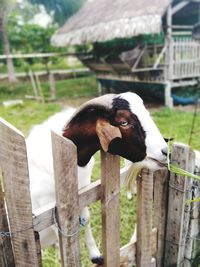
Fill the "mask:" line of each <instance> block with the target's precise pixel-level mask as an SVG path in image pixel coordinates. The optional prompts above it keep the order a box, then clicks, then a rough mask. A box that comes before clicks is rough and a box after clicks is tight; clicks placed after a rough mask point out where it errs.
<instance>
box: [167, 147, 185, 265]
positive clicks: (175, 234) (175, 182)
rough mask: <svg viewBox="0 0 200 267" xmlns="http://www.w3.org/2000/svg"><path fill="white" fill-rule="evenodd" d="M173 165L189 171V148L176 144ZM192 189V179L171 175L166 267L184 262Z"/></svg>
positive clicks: (173, 152)
mask: <svg viewBox="0 0 200 267" xmlns="http://www.w3.org/2000/svg"><path fill="white" fill-rule="evenodd" d="M171 160H172V164H175V165H177V166H179V167H181V168H182V169H184V170H188V166H189V147H188V146H187V145H184V144H180V143H175V144H174V146H173V151H172V156H171ZM188 189H190V179H189V178H186V177H185V176H180V175H177V174H174V173H170V181H169V198H168V199H169V200H168V216H167V228H166V238H165V240H166V245H165V265H164V266H165V267H167V266H172V265H174V266H175V265H176V266H180V264H182V263H183V261H184V249H185V241H186V235H187V228H188V219H189V218H188V216H186V213H187V212H188V208H187V207H186V205H185V204H186V200H187V196H186V195H187V190H188Z"/></svg>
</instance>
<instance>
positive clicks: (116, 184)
mask: <svg viewBox="0 0 200 267" xmlns="http://www.w3.org/2000/svg"><path fill="white" fill-rule="evenodd" d="M101 171H102V174H101V185H102V199H101V203H102V228H103V229H102V231H103V233H102V236H103V256H104V267H111V266H112V267H119V263H120V236H119V232H120V230H119V228H120V212H119V194H120V162H119V157H118V156H113V155H110V154H106V153H104V152H103V151H102V152H101Z"/></svg>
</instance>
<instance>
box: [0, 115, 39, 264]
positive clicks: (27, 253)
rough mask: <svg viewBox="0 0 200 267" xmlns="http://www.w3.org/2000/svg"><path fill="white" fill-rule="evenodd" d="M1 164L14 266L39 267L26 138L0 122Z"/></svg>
mask: <svg viewBox="0 0 200 267" xmlns="http://www.w3.org/2000/svg"><path fill="white" fill-rule="evenodd" d="M0 164H1V168H2V172H3V173H2V174H3V185H4V190H5V199H6V205H7V209H8V216H9V223H10V229H11V232H12V236H11V237H12V244H13V253H14V257H15V265H16V266H19V267H29V266H31V267H33V266H38V257H37V249H36V243H35V236H34V231H33V220H32V207H31V199H30V189H29V173H28V164H27V154H26V144H25V140H24V136H23V135H22V134H21V133H20V132H19V131H18V130H17V129H15V128H14V127H12V126H11V125H9V124H8V123H7V122H5V121H3V120H2V119H1V120H0Z"/></svg>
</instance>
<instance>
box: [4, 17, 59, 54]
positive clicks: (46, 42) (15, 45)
mask: <svg viewBox="0 0 200 267" xmlns="http://www.w3.org/2000/svg"><path fill="white" fill-rule="evenodd" d="M56 29H57V28H56V27H55V26H51V27H48V28H43V27H41V26H39V25H35V24H24V25H19V24H17V16H12V17H11V18H10V20H9V24H8V34H9V39H10V44H11V48H12V50H13V51H17V52H22V53H32V52H37V53H42V52H53V51H57V50H58V49H56V48H55V47H53V46H51V42H50V40H51V36H52V35H53V33H54V32H55V30H56ZM16 33H17V34H16Z"/></svg>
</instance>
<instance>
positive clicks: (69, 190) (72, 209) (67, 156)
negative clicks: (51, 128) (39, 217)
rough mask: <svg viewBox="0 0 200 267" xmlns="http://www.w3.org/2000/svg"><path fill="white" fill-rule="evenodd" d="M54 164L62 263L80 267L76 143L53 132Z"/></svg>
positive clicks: (57, 224)
mask: <svg viewBox="0 0 200 267" xmlns="http://www.w3.org/2000/svg"><path fill="white" fill-rule="evenodd" d="M52 149H53V165H54V176H55V187H56V214H55V213H54V214H53V217H54V220H55V218H56V221H58V223H57V222H56V227H57V228H58V233H59V243H60V252H61V261H62V266H66V267H79V266H81V265H80V248H79V203H78V173H77V171H78V170H77V151H76V146H75V145H74V144H73V143H72V142H71V141H70V140H68V139H66V138H63V137H62V136H59V135H57V134H55V133H54V132H52Z"/></svg>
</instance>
